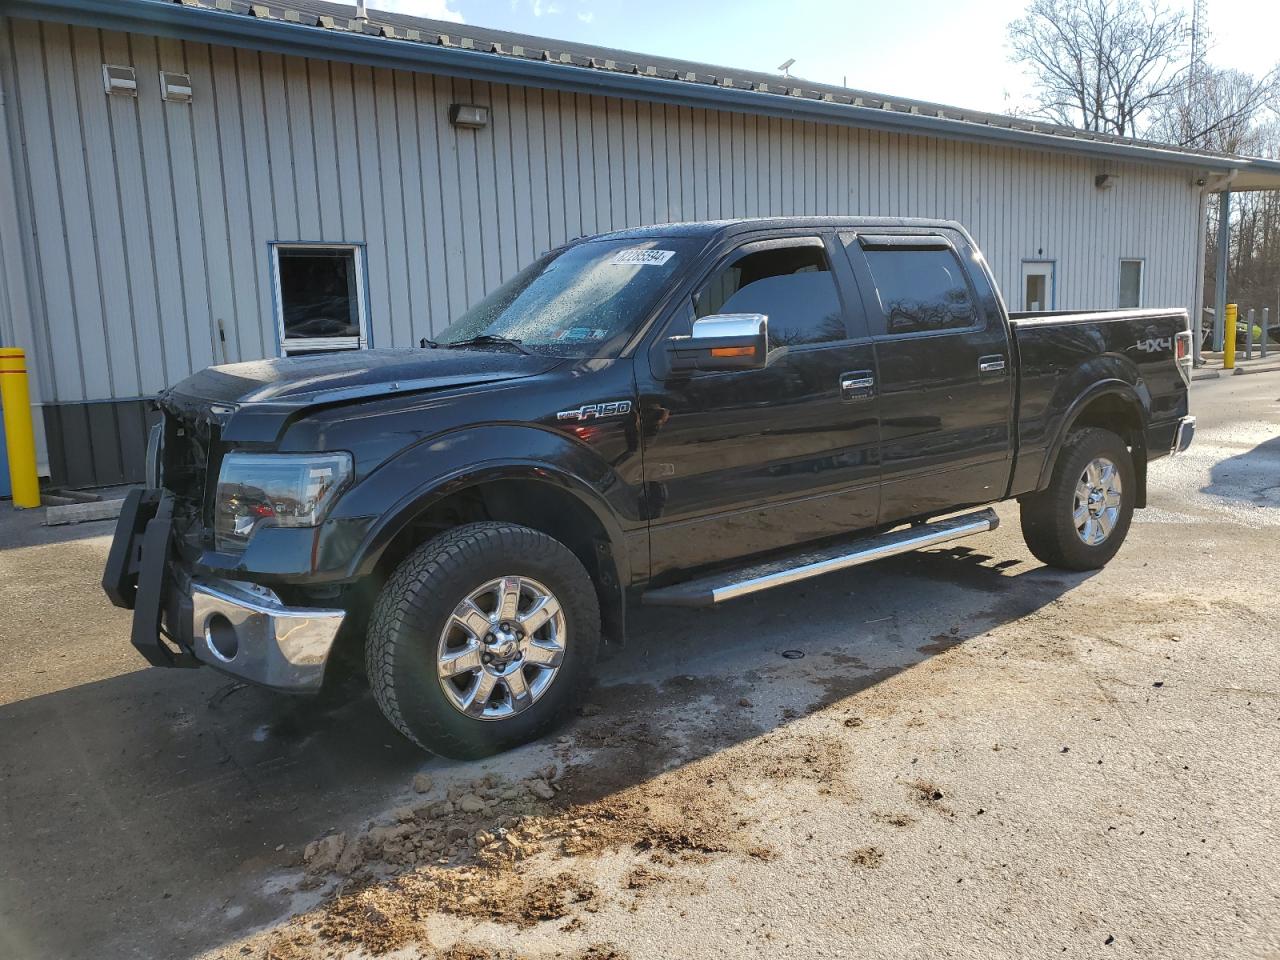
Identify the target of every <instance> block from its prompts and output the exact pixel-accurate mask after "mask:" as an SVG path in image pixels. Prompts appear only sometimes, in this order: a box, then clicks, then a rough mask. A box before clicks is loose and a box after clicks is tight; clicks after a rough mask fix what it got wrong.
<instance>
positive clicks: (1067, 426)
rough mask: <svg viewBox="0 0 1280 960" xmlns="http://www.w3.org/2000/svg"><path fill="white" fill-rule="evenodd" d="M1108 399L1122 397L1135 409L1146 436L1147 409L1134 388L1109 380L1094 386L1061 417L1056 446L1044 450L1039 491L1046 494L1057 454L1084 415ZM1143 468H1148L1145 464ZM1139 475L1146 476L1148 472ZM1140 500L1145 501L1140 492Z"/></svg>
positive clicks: (1118, 381)
mask: <svg viewBox="0 0 1280 960" xmlns="http://www.w3.org/2000/svg"><path fill="white" fill-rule="evenodd" d="M1107 396H1114V397H1119V398H1120V399H1121V400H1123V401H1124V402H1125V403H1126V404H1128V405H1129V406H1131V407H1133V409H1134V411H1135V412H1136V413H1137V415H1138V426H1139V430H1140V432H1142V433H1145V431H1146V428H1147V422H1148V420H1149V417H1148V415H1147V406H1146V405H1145V404H1144V403H1143V402H1142V397H1141V396H1140V395H1139V393H1138V391H1137V390H1136V389H1135V388H1134V386H1133V384H1131V383H1129V382H1128V381H1125V380H1120V379H1107V380H1103V381H1100V382H1098V383H1095V384H1093V385H1091V386H1090V387H1089V388H1088V389H1086V390H1085V391H1084V392H1083V393H1081V394H1080V395H1079V396H1077V397H1076V399H1075V400H1073V401H1072V403H1071V406H1069V407H1068V408H1067V412H1066V413H1065V414H1064V415H1063V417H1062V423H1061V424H1059V426H1058V429H1057V432H1056V433H1055V435H1054V439H1053V442H1052V443H1051V444H1050V445H1049V446H1048V447H1047V448H1046V449H1045V454H1044V461H1043V462H1042V463H1041V464H1040V474H1039V477H1038V479H1037V481H1036V489H1037V490H1043V489H1044V488H1045V487H1047V486H1048V485H1049V480H1050V478H1051V477H1052V476H1053V466H1054V464H1055V463H1057V461H1058V454H1059V453H1061V452H1062V445H1063V444H1064V443H1066V441H1067V436H1068V434H1070V433H1071V428H1072V427H1074V426H1075V424H1076V421H1077V420H1079V419H1080V414H1081V413H1083V412H1084V410H1085V408H1086V407H1088V406H1089V404H1091V403H1093V402H1094V401H1095V400H1099V399H1101V398H1102V397H1107ZM1141 466H1142V467H1143V468H1145V466H1146V464H1145V462H1144V463H1143V464H1142V465H1141ZM1134 468H1135V469H1138V468H1139V464H1138V463H1137V462H1135V463H1134ZM1140 472H1141V473H1142V474H1145V469H1142V470H1141V471H1140ZM1144 485H1145V484H1144ZM1140 499H1145V498H1144V497H1143V496H1142V493H1141V491H1140Z"/></svg>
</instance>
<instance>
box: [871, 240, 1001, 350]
mask: <svg viewBox="0 0 1280 960" xmlns="http://www.w3.org/2000/svg"><path fill="white" fill-rule="evenodd" d="M864 252H865V254H866V257H867V266H868V267H870V269H871V276H872V278H873V279H874V280H875V282H876V293H877V294H879V297H880V306H881V308H882V309H883V310H884V317H885V327H886V329H885V332H886V333H888V334H889V335H890V336H893V335H895V334H904V333H927V332H930V331H935V330H954V329H959V328H961V327H972V326H973V325H974V324H976V323H977V322H978V309H977V307H976V306H975V305H974V302H973V296H972V295H971V294H970V293H969V284H968V283H967V282H966V280H965V278H964V271H963V270H962V269H961V267H960V261H959V260H957V259H956V255H955V253H954V252H952V251H951V250H950V249H911V248H905V247H904V248H897V249H894V248H888V249H883V250H875V249H872V250H866V251H864Z"/></svg>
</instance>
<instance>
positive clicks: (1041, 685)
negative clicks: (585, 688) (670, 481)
mask: <svg viewBox="0 0 1280 960" xmlns="http://www.w3.org/2000/svg"><path fill="white" fill-rule="evenodd" d="M1277 396H1280V377H1275V376H1271V375H1265V376H1252V377H1232V378H1222V379H1220V380H1216V381H1205V382H1203V383H1197V384H1196V385H1195V392H1194V396H1193V405H1194V407H1195V409H1196V412H1197V414H1198V415H1199V416H1200V418H1201V420H1200V432H1199V433H1198V435H1197V438H1196V444H1195V446H1194V447H1193V448H1192V450H1191V451H1190V452H1189V453H1188V454H1187V455H1184V456H1183V457H1179V458H1175V459H1173V460H1168V461H1162V462H1161V463H1160V464H1158V465H1156V466H1155V467H1153V473H1152V478H1151V500H1152V507H1151V509H1148V510H1146V511H1142V512H1140V513H1139V514H1138V515H1137V518H1136V520H1135V523H1134V526H1133V530H1132V532H1131V533H1130V539H1129V542H1128V544H1127V545H1126V547H1125V548H1124V550H1122V551H1121V553H1120V555H1119V557H1117V559H1116V560H1115V561H1114V562H1113V563H1112V564H1111V565H1110V566H1108V568H1107V569H1106V570H1105V571H1102V572H1099V573H1097V574H1093V575H1069V574H1064V573H1062V572H1059V571H1053V570H1048V569H1046V568H1043V567H1041V566H1040V565H1039V564H1038V563H1037V562H1036V561H1034V560H1033V559H1032V558H1031V557H1030V555H1029V554H1028V553H1027V551H1026V549H1025V547H1024V546H1023V545H1022V542H1021V539H1020V537H1019V535H1018V529H1017V509H1016V506H1014V505H1004V506H1002V507H1001V508H1000V513H1001V516H1002V518H1003V519H1004V521H1005V523H1004V525H1003V526H1002V527H1001V529H1000V530H999V531H997V532H995V533H993V534H989V535H985V536H982V537H979V538H974V539H971V540H968V541H963V542H961V543H960V544H957V545H953V546H951V547H949V548H946V549H938V550H932V551H927V552H924V553H920V554H915V555H909V556H905V557H901V558H897V559H894V560H891V561H887V562H885V563H882V564H879V565H874V566H871V567H866V568H862V569H860V570H855V571H851V572H849V573H847V574H839V575H833V576H830V577H827V578H824V579H820V580H817V581H810V582H808V583H806V584H800V585H796V586H794V587H792V588H784V589H781V590H778V591H774V592H772V593H770V594H766V595H762V596H760V597H756V598H749V599H745V600H743V601H740V602H738V603H736V604H731V605H729V606H728V607H726V608H725V609H723V610H719V611H715V612H688V611H643V612H642V613H641V614H640V615H639V616H637V618H636V619H635V621H634V623H633V626H634V641H633V643H632V644H630V645H629V646H628V647H626V648H625V649H624V650H622V651H620V652H618V653H617V654H615V655H614V656H612V657H611V658H610V659H609V660H608V661H607V662H606V663H605V664H604V665H603V667H602V682H601V686H600V687H599V689H597V691H596V692H595V694H594V695H593V698H592V702H591V703H590V704H588V705H585V709H584V710H583V711H582V713H583V715H582V716H580V717H578V718H576V719H575V720H574V722H573V723H572V724H571V725H570V726H569V727H567V728H566V729H565V730H564V731H562V735H558V736H557V737H553V738H551V739H550V740H548V741H546V742H543V743H539V744H535V745H532V746H530V747H527V748H524V749H522V750H518V751H515V752H513V753H511V754H507V755H505V756H503V757H499V758H493V759H491V760H489V761H485V762H483V763H471V764H466V763H457V762H452V761H443V760H438V759H429V758H426V757H424V756H423V755H421V754H418V753H416V752H415V751H414V750H413V749H412V748H410V747H408V746H407V745H405V744H404V743H403V742H401V741H400V740H399V739H398V738H396V737H395V735H394V734H392V733H391V732H390V730H389V728H387V727H386V726H385V725H384V724H383V722H382V721H381V719H380V717H379V716H378V715H377V712H376V708H374V707H373V705H372V703H371V701H370V700H369V698H368V697H367V696H358V695H357V696H354V697H348V698H342V697H337V696H335V697H332V698H328V699H325V700H302V699H290V698H283V697H280V696H276V695H272V694H269V693H265V692H262V691H258V690H255V689H252V688H246V687H242V686H240V685H237V684H234V683H231V682H229V681H228V680H227V679H226V678H224V677H220V676H218V675H217V674H213V673H211V672H207V671H186V672H177V671H159V670H147V669H142V665H141V662H140V661H139V660H138V658H137V657H136V655H135V654H133V653H132V651H131V649H130V648H129V646H128V641H127V637H126V630H127V619H126V618H125V617H124V616H122V615H121V614H120V612H119V611H115V610H112V608H110V607H109V606H107V605H106V602H105V600H104V599H103V598H102V597H101V595H100V593H99V592H98V590H97V579H98V577H99V576H100V572H101V563H102V560H103V558H104V556H105V552H106V548H107V544H108V535H109V532H110V525H109V524H105V525H104V524H98V525H88V526H86V527H84V528H77V529H74V530H61V531H48V530H45V529H42V528H40V527H38V526H37V525H36V523H35V518H34V517H28V516H9V517H7V518H5V519H4V520H3V521H0V543H3V544H5V546H4V547H3V548H0V583H3V587H2V588H0V589H2V590H3V595H4V598H5V600H6V613H7V616H6V618H5V619H4V620H3V621H0V849H3V851H4V861H5V869H4V871H3V872H2V873H0V956H4V957H6V958H7V957H14V958H25V957H58V958H69V960H70V958H81V957H84V958H88V957H93V958H108V957H156V958H161V957H163V958H194V957H200V956H208V957H225V958H238V957H246V956H248V957H263V958H265V957H272V958H275V960H282V958H293V960H297V958H304V957H313V956H314V957H319V956H361V955H364V954H366V953H382V954H383V955H384V956H388V957H436V956H442V957H454V958H465V957H469V958H473V960H475V958H484V957H515V956H519V957H529V958H541V957H553V956H563V957H581V958H588V957H593V958H597V960H598V958H604V957H614V958H644V957H652V956H694V955H696V956H703V957H739V956H745V955H760V954H781V953H786V954H788V955H796V956H811V957H843V956H848V957H860V958H865V957H885V958H889V957H893V958H902V957H929V958H937V957H974V958H990V957H1026V956H1047V955H1055V956H1056V955H1066V956H1084V957H1095V956H1110V955H1112V954H1114V955H1116V956H1130V957H1186V956H1196V957H1224V958H1227V957H1230V958H1245V957H1268V958H1273V957H1280V868H1278V866H1277V863H1278V860H1277V856H1276V850H1277V849H1280V803H1277V801H1276V799H1275V792H1274V782H1275V778H1276V774H1277V770H1278V769H1280V763H1278V759H1280V666H1277V661H1276V658H1275V656H1274V647H1275V645H1276V641H1277V639H1280V627H1278V626H1277V624H1280V599H1277V597H1278V591H1277V589H1276V583H1277V576H1278V575H1280V571H1277V569H1276V568H1277V566H1280V551H1278V550H1277V547H1276V534H1277V529H1276V528H1277V526H1280V402H1278V401H1277ZM51 584H56V585H57V587H56V588H54V589H51V587H50V585H51ZM797 654H800V655H801V656H797ZM551 767H554V770H552V769H550V768H551ZM418 775H425V776H418ZM415 777H417V780H416V784H415ZM312 844H314V846H310V845H312ZM309 846H310V854H311V855H310V858H309V859H308V857H307V852H308V848H309ZM343 854H345V858H344V856H343ZM290 917H293V919H289V918H290Z"/></svg>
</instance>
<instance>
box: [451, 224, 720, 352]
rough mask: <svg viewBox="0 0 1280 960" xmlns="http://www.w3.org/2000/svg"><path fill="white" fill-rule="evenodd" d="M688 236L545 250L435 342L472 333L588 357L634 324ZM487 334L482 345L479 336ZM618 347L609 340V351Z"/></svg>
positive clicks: (682, 254) (682, 260) (685, 251)
mask: <svg viewBox="0 0 1280 960" xmlns="http://www.w3.org/2000/svg"><path fill="white" fill-rule="evenodd" d="M696 249H697V247H696V242H695V241H692V240H689V239H687V238H683V239H676V238H670V237H658V238H651V239H646V240H588V241H585V242H583V243H576V244H573V245H572V246H568V247H561V248H560V249H559V250H553V251H551V252H550V253H548V254H546V255H545V256H543V257H541V258H539V259H538V260H536V261H535V262H534V263H533V264H531V265H530V266H528V267H526V268H525V269H524V270H522V271H520V273H518V274H516V275H515V276H514V277H512V278H511V279H510V280H508V281H507V282H506V283H504V284H503V285H502V286H500V287H499V288H498V289H497V290H495V291H493V292H492V293H490V294H489V295H488V296H487V297H485V298H484V299H483V300H481V301H480V302H479V303H478V304H476V305H475V306H474V307H472V308H471V309H470V310H468V311H467V312H466V313H464V314H463V315H462V316H461V317H459V318H458V319H457V320H455V321H454V322H453V323H452V324H450V325H449V327H448V328H447V329H446V330H445V331H444V332H443V333H441V334H440V336H439V338H438V343H439V345H440V346H442V347H447V346H451V345H454V344H459V343H462V342H465V341H471V340H475V339H476V338H480V342H479V343H477V344H475V345H476V346H483V347H484V348H485V349H491V348H500V347H501V343H500V342H498V341H497V339H496V338H504V339H508V340H518V341H519V345H520V346H521V347H522V348H524V349H526V350H532V351H535V352H537V353H546V354H551V355H552V356H558V357H595V356H600V355H602V354H603V353H604V352H605V349H606V345H607V344H609V343H610V341H613V340H615V339H621V338H622V337H624V336H625V335H627V334H630V333H631V331H633V330H634V329H635V326H636V324H637V323H638V322H640V321H641V320H642V319H643V318H644V317H645V316H646V315H647V314H648V313H649V311H650V310H652V309H653V307H654V305H655V304H656V303H657V301H658V298H659V297H660V296H661V295H662V292H663V290H664V289H665V288H666V285H667V282H668V281H669V280H670V279H671V278H672V277H673V276H674V275H675V273H676V271H678V270H679V269H681V268H682V267H683V266H685V265H686V264H687V263H688V261H689V259H690V257H691V256H692V255H693V253H695V252H696ZM488 338H494V339H491V340H489V342H488V343H486V342H484V341H485V340H486V339H488ZM618 346H620V344H619V345H614V348H615V349H616V348H617V347H618Z"/></svg>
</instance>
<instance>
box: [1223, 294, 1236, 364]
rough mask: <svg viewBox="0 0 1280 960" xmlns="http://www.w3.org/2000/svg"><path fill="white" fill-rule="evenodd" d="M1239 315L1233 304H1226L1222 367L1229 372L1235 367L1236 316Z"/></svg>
mask: <svg viewBox="0 0 1280 960" xmlns="http://www.w3.org/2000/svg"><path fill="white" fill-rule="evenodd" d="M1237 313H1239V310H1238V308H1237V307H1236V305H1235V304H1234V303H1228V304H1227V312H1226V313H1225V314H1224V316H1225V317H1226V321H1227V322H1226V329H1225V330H1224V331H1223V333H1222V366H1223V368H1224V369H1226V370H1231V369H1233V368H1234V367H1235V365H1236V314H1237Z"/></svg>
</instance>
